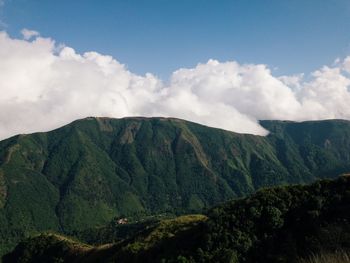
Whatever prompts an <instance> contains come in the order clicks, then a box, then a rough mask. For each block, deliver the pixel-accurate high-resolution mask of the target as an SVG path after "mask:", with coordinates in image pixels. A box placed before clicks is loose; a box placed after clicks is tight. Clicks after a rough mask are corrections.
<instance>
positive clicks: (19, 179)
mask: <svg viewBox="0 0 350 263" xmlns="http://www.w3.org/2000/svg"><path fill="white" fill-rule="evenodd" d="M262 125H263V126H264V127H265V128H266V129H268V130H270V131H271V133H270V134H269V136H267V137H261V136H254V135H244V134H236V133H233V132H228V131H224V130H220V129H214V128H209V127H206V126H202V125H199V124H195V123H191V122H186V121H183V120H178V119H166V118H125V119H108V118H87V119H83V120H78V121H75V122H73V123H71V124H69V125H66V126H64V127H62V128H60V129H57V130H54V131H51V132H47V133H36V134H31V135H19V136H15V137H12V138H10V139H7V140H4V141H1V142H0V250H1V251H0V254H1V253H3V252H5V251H8V249H9V248H11V247H12V246H13V245H14V244H15V243H16V242H17V241H18V240H19V239H20V238H22V237H23V236H26V235H27V234H31V233H33V232H37V231H44V230H54V231H57V232H60V233H66V234H67V233H68V234H72V233H75V232H76V231H83V230H85V229H89V228H91V227H94V226H98V225H103V224H106V223H107V222H110V221H111V220H112V219H113V218H116V217H121V216H127V217H130V216H131V217H142V216H144V215H149V214H159V213H164V212H166V213H172V214H183V213H192V212H198V211H201V210H202V209H203V208H206V207H210V206H212V205H215V204H218V203H220V202H222V201H225V200H228V199H232V198H236V197H241V196H244V195H247V194H250V193H252V192H254V191H256V190H257V189H259V188H261V187H265V186H271V185H281V184H291V183H307V182H311V181H313V180H315V179H317V178H326V177H333V176H334V175H336V174H340V173H342V172H346V171H350V122H348V121H340V120H332V121H320V122H304V123H293V122H280V121H264V122H262Z"/></svg>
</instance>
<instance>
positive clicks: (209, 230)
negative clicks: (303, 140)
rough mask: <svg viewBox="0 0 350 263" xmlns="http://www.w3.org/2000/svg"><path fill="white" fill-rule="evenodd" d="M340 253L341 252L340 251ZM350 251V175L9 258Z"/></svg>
mask: <svg viewBox="0 0 350 263" xmlns="http://www.w3.org/2000/svg"><path fill="white" fill-rule="evenodd" d="M336 251H338V252H336ZM349 251H350V177H349V176H344V177H341V178H339V179H337V180H335V181H331V180H323V181H318V182H316V183H314V184H312V185H308V186H300V185H295V186H284V187H275V188H266V189H263V190H260V191H258V192H257V193H256V194H254V195H252V196H251V197H248V198H244V199H240V200H236V201H230V202H226V203H224V204H222V205H219V206H216V207H214V208H213V209H211V210H209V212H208V213H207V215H206V216H200V215H196V216H195V215H192V216H182V217H179V218H176V219H168V220H161V221H160V222H159V223H157V224H155V225H152V226H149V227H146V228H145V229H144V230H143V231H141V232H140V233H138V234H137V235H136V236H134V237H132V238H128V239H126V240H123V241H121V242H117V243H114V244H109V245H104V246H98V247H91V246H87V245H84V244H82V243H78V242H76V241H73V240H70V239H67V238H63V237H61V236H59V235H52V234H46V235H45V234H44V235H40V236H36V237H34V238H30V239H28V240H26V241H24V242H22V243H20V244H19V245H18V246H17V247H16V249H15V250H14V251H13V252H12V253H11V254H9V255H7V256H6V257H5V258H4V263H7V262H19V263H22V262H39V263H40V262H47V263H50V262H123V263H129V262H130V263H131V262H135V263H136V262H145V263H147V262H223V263H230V262H232V263H237V262H239V263H254V262H260V263H264V262H266V263H277V262H279V263H304V262H313V263H318V262H323V261H324V260H332V261H328V262H329V263H330V262H341V261H339V260H341V259H344V260H345V261H343V262H347V261H346V260H348V259H349V258H348V254H347V253H348V252H349Z"/></svg>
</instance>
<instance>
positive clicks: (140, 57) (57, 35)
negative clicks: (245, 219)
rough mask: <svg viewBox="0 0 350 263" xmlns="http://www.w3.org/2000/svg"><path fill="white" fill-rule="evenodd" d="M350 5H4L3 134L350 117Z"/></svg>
mask: <svg viewBox="0 0 350 263" xmlns="http://www.w3.org/2000/svg"><path fill="white" fill-rule="evenodd" d="M349 28H350V2H349V1H346V0H327V1H319V0H317V1H316V0H308V1H305V0H293V1H284V0H282V1H281V0H274V1H273V0H256V1H254V0H251V1H246V0H242V1H239V0H237V1H226V0H221V1H214V0H177V1H170V0H147V1H146V0H128V1H126V0H124V1H107V0H106V1H92V0H84V1H82V0H80V1H79V0H76V1H64V0H60V1H48V0H47V1H44V0H40V1H39V0H0V93H1V96H0V139H3V138H7V137H10V136H12V135H15V134H18V133H29V132H36V131H46V130H50V129H53V128H57V127H59V126H61V125H64V124H66V123H68V122H70V121H73V120H75V119H78V118H84V117H87V116H107V117H117V118H120V117H126V116H168V117H178V118H183V119H186V120H191V121H195V122H199V123H202V124H205V125H208V126H212V127H218V128H223V129H227V130H231V131H235V132H243V133H253V134H259V135H266V134H267V131H266V130H264V129H263V128H262V127H261V126H260V125H259V123H258V120H261V119H282V120H294V121H302V120H320V119H331V118H342V119H350V106H348V104H349V103H348V101H350V92H349V85H350V57H349V55H350V31H349V30H348V29H349Z"/></svg>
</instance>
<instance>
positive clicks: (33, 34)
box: [0, 0, 40, 40]
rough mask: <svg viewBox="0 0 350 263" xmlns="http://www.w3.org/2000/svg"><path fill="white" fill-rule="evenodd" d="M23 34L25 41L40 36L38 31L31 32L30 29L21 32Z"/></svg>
mask: <svg viewBox="0 0 350 263" xmlns="http://www.w3.org/2000/svg"><path fill="white" fill-rule="evenodd" d="M0 1H1V0H0ZM21 34H22V36H23V38H24V39H25V40H30V39H31V38H33V37H37V36H39V35H40V34H39V32H38V31H34V30H29V29H26V28H24V29H22V30H21Z"/></svg>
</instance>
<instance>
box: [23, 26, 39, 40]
mask: <svg viewBox="0 0 350 263" xmlns="http://www.w3.org/2000/svg"><path fill="white" fill-rule="evenodd" d="M21 34H22V36H23V38H24V39H25V40H29V39H31V38H33V37H37V36H39V35H40V34H39V32H38V31H35V30H29V29H26V28H24V29H22V30H21Z"/></svg>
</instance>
